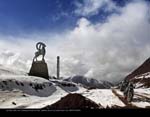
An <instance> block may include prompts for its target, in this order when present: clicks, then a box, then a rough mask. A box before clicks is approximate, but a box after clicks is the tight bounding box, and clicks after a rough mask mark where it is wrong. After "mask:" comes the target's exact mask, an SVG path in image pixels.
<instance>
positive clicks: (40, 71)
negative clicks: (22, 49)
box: [29, 61, 49, 79]
mask: <svg viewBox="0 0 150 117" xmlns="http://www.w3.org/2000/svg"><path fill="white" fill-rule="evenodd" d="M29 76H38V77H43V78H45V79H48V78H49V74H48V67H47V64H46V63H45V61H33V63H32V66H31V69H30V72H29Z"/></svg>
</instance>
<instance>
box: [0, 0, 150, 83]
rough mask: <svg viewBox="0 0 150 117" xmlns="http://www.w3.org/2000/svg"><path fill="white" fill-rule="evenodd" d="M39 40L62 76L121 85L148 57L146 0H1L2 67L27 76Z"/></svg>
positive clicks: (149, 34) (149, 12)
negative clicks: (123, 79) (116, 82)
mask: <svg viewBox="0 0 150 117" xmlns="http://www.w3.org/2000/svg"><path fill="white" fill-rule="evenodd" d="M38 41H43V42H44V43H46V45H47V47H46V50H47V53H46V61H47V63H48V67H49V73H50V74H51V75H55V74H56V56H58V55H59V56H60V57H61V76H63V77H69V76H72V75H84V76H87V77H92V78H96V79H99V80H108V81H119V80H120V79H122V78H124V77H125V76H126V75H127V74H129V73H130V72H131V71H133V70H134V69H135V68H136V67H138V66H139V65H140V64H141V63H142V62H144V61H145V60H146V59H147V58H148V57H149V51H150V0H0V56H1V58H0V64H1V65H3V66H8V67H12V68H16V69H20V70H25V71H26V72H28V71H29V69H30V66H31V62H32V58H33V57H34V53H35V51H36V49H35V45H36V43H37V42H38Z"/></svg>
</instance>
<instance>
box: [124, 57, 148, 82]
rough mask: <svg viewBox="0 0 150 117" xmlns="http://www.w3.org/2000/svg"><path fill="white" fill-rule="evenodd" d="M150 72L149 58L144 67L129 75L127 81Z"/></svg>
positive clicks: (141, 66)
mask: <svg viewBox="0 0 150 117" xmlns="http://www.w3.org/2000/svg"><path fill="white" fill-rule="evenodd" d="M147 72H150V58H148V59H147V60H146V61H145V62H144V63H143V64H142V65H140V66H139V67H138V68H137V69H135V70H134V71H133V72H132V73H131V74H129V75H127V76H126V77H125V79H132V78H134V77H135V76H138V75H141V74H144V73H147Z"/></svg>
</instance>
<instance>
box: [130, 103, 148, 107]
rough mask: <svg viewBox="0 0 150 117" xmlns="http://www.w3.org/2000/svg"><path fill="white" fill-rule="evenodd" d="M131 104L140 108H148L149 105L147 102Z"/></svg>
mask: <svg viewBox="0 0 150 117" xmlns="http://www.w3.org/2000/svg"><path fill="white" fill-rule="evenodd" d="M132 104H134V105H136V106H137V107H140V108H146V107H150V103H148V102H132Z"/></svg>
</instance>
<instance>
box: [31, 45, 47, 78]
mask: <svg viewBox="0 0 150 117" xmlns="http://www.w3.org/2000/svg"><path fill="white" fill-rule="evenodd" d="M45 47H46V45H45V44H44V43H43V42H38V43H37V44H36V49H37V52H35V56H34V58H33V62H32V66H31V69H30V71H29V76H38V77H43V78H45V79H49V74H48V67H47V63H46V62H45V59H44V57H45V54H46V50H45ZM40 55H41V56H42V60H38V57H39V56H40Z"/></svg>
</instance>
